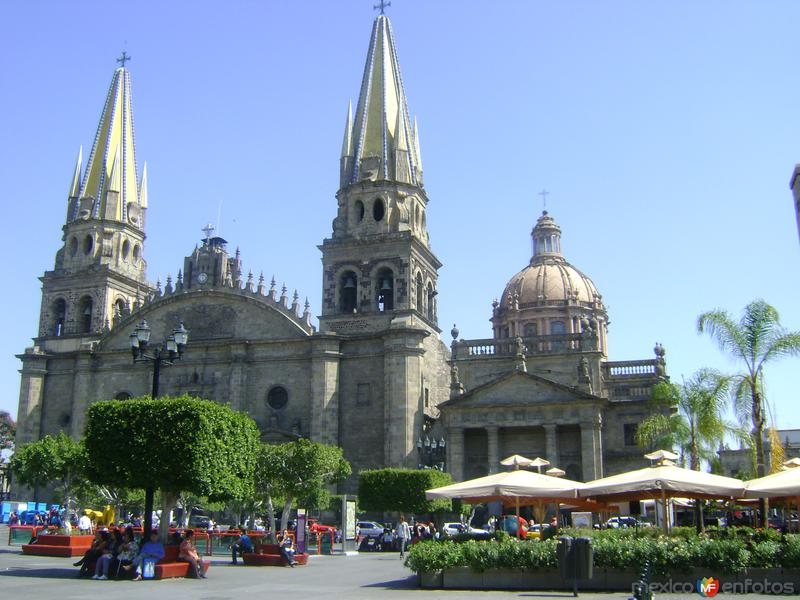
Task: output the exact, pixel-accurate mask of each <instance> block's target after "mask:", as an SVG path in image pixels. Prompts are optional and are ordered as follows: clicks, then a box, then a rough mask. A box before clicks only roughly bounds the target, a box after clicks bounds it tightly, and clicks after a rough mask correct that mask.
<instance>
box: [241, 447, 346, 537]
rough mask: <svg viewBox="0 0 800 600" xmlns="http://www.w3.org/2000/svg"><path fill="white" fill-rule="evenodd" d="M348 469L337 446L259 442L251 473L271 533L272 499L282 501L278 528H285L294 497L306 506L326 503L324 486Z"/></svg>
mask: <svg viewBox="0 0 800 600" xmlns="http://www.w3.org/2000/svg"><path fill="white" fill-rule="evenodd" d="M351 472H352V471H351V468H350V463H349V462H348V461H347V460H346V459H345V458H344V454H343V452H342V449H341V448H339V447H338V446H330V445H328V444H320V443H318V442H312V441H311V440H307V439H304V438H301V439H299V440H297V441H294V442H288V443H286V444H278V445H269V444H263V445H262V446H261V449H260V451H259V460H258V466H257V468H256V472H255V487H256V490H257V494H258V495H259V496H260V498H262V499H263V500H264V501H265V505H266V506H265V508H266V510H267V515H268V517H269V519H270V529H271V530H272V532H273V534H274V533H275V531H276V528H275V518H274V502H275V500H276V498H281V499H282V500H283V510H282V513H281V529H285V528H286V524H287V523H288V521H289V513H290V511H291V509H292V504H293V503H294V502H295V501H296V500H297V501H299V502H300V503H301V504H303V505H304V506H306V507H308V508H317V507H320V506H326V505H327V504H328V503H329V502H330V492H329V491H328V487H329V486H331V485H333V484H336V483H338V482H340V481H343V480H345V479H347V478H348V477H349V476H350V473H351Z"/></svg>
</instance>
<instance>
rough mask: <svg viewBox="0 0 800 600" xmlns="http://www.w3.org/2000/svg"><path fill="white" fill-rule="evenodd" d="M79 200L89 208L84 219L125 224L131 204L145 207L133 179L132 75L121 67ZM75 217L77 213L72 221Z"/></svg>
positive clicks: (116, 75) (108, 96)
mask: <svg viewBox="0 0 800 600" xmlns="http://www.w3.org/2000/svg"><path fill="white" fill-rule="evenodd" d="M109 192H111V193H110V194H109ZM145 194H146V192H145ZM80 198H81V206H84V207H89V206H90V207H91V208H90V213H89V215H87V216H89V217H91V218H96V219H110V220H115V221H122V222H127V221H128V210H129V207H131V205H135V206H136V209H135V210H134V212H137V213H138V212H139V211H138V209H139V208H145V206H146V204H145V205H143V204H142V197H141V193H140V184H139V182H138V181H137V176H136V144H135V141H134V129H133V110H132V105H131V76H130V72H129V71H128V69H126V68H124V67H120V68H117V69H116V70H115V71H114V77H113V79H112V80H111V87H110V88H109V90H108V95H107V96H106V101H105V105H104V106H103V113H102V116H101V117H100V125H99V126H98V128H97V134H96V136H95V139H94V144H93V145H92V151H91V153H90V154H89V161H88V163H87V165H86V171H85V172H84V174H83V183H82V184H81V188H80ZM145 203H146V198H145ZM77 217H78V215H77V214H76V215H74V217H73V218H77ZM132 224H133V225H136V223H135V222H132Z"/></svg>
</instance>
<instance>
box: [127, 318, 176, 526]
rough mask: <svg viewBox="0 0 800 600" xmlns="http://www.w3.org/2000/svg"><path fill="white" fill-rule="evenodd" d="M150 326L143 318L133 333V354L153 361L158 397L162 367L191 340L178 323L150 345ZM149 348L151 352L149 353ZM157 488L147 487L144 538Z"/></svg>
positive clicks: (138, 359) (140, 359)
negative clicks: (163, 337)
mask: <svg viewBox="0 0 800 600" xmlns="http://www.w3.org/2000/svg"><path fill="white" fill-rule="evenodd" d="M150 333H151V332H150V326H149V325H148V324H147V321H145V320H142V322H141V323H139V324H138V325H137V326H136V329H134V330H133V332H132V333H131V335H130V336H129V337H130V341H131V354H132V355H133V362H134V363H153V386H152V392H151V397H152V398H153V399H156V398H158V386H159V379H160V377H161V367H162V366H163V367H168V366H170V365H172V364H173V363H174V362H175V361H176V360H180V359H181V357H182V356H183V351H184V350H185V349H186V342H188V341H189V332H188V331H186V328H185V327H184V326H183V323H181V324H180V325H178V327H176V328H175V329H174V330H173V331H172V334H171V335H169V336H167V338H166V339H165V340H164V342H163V343H162V344H158V345H155V346H152V347H151V346H150ZM148 349H150V352H149V353H148ZM154 494H155V488H153V486H149V487H147V488H145V495H144V539H145V540H147V539H149V536H150V530H151V529H152V528H153V496H154Z"/></svg>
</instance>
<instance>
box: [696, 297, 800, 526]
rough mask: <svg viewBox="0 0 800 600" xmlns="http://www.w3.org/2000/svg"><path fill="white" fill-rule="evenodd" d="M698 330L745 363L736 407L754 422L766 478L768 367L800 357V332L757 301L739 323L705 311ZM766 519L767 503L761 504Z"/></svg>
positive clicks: (758, 466)
mask: <svg viewBox="0 0 800 600" xmlns="http://www.w3.org/2000/svg"><path fill="white" fill-rule="evenodd" d="M697 330H698V332H700V333H708V334H709V336H711V338H712V339H713V340H714V341H715V342H717V345H718V346H719V347H720V349H721V350H722V351H723V352H727V353H729V354H730V355H731V356H732V357H733V358H735V359H736V360H737V361H740V362H742V363H744V367H745V368H744V371H742V372H741V373H739V374H738V375H736V376H735V386H734V408H735V409H736V413H737V415H738V416H739V420H740V422H741V423H742V424H743V425H745V424H746V423H747V421H750V425H751V426H752V440H753V443H754V444H755V448H756V473H757V475H758V476H759V477H763V476H764V475H766V463H765V460H764V425H765V420H766V419H765V400H764V365H766V364H767V363H768V362H770V361H774V360H776V359H778V358H782V357H784V356H792V355H797V354H800V332H787V331H786V330H785V329H784V328H783V327H782V326H781V323H780V317H779V315H778V311H777V310H775V308H773V307H772V306H770V305H769V304H767V303H766V302H765V301H764V300H754V301H753V302H751V303H750V304H748V305H747V306H745V307H744V313H743V314H742V318H741V320H740V321H739V322H738V323H737V322H736V321H734V320H733V319H732V318H731V316H730V315H729V314H728V313H727V312H726V311H724V310H719V309H717V310H712V311H709V312H705V313H703V314H702V315H700V316H699V317H698V318H697ZM759 508H760V509H761V516H762V519H766V509H767V505H766V502H764V501H763V500H761V501H760V502H759Z"/></svg>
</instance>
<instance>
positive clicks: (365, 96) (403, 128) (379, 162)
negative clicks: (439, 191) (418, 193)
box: [340, 14, 422, 187]
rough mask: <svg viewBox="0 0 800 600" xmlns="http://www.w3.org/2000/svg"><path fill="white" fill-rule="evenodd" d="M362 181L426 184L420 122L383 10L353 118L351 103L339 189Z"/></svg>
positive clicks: (370, 48)
mask: <svg viewBox="0 0 800 600" xmlns="http://www.w3.org/2000/svg"><path fill="white" fill-rule="evenodd" d="M364 179H368V180H372V181H376V180H390V181H397V182H400V183H408V184H412V185H417V186H419V187H422V159H421V156H420V151H419V134H418V131H417V123H416V120H415V121H414V124H413V127H412V124H411V119H410V118H409V113H408V104H407V102H406V95H405V91H404V90H403V79H402V77H401V76H400V65H399V63H398V61H397V51H396V49H395V45H394V36H393V34H392V26H391V24H390V22H389V19H388V17H386V15H384V14H380V15H378V17H377V18H376V19H375V23H374V25H373V27H372V37H371V39H370V43H369V50H368V52H367V61H366V65H365V67H364V79H363V81H362V82H361V93H360V95H359V98H358V105H357V106H356V113H355V120H354V119H353V109H352V105H350V106H349V107H348V109H347V121H346V125H345V132H344V140H343V141H342V157H341V181H340V184H341V187H345V186H347V185H350V184H352V183H356V182H357V181H361V180H364Z"/></svg>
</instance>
